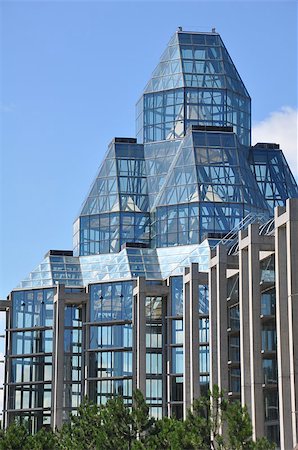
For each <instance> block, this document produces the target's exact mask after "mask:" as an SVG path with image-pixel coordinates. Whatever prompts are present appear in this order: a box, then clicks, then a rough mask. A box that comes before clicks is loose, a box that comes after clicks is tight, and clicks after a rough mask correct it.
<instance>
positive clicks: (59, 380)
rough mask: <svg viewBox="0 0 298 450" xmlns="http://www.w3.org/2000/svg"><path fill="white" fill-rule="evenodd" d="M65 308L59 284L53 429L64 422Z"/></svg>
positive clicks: (54, 360) (55, 306) (63, 289)
mask: <svg viewBox="0 0 298 450" xmlns="http://www.w3.org/2000/svg"><path fill="white" fill-rule="evenodd" d="M64 309H65V286H64V285H61V284H60V285H58V286H57V293H56V294H55V296H54V324H53V326H54V341H53V380H52V405H53V406H52V408H53V425H52V426H53V429H54V430H55V429H56V428H58V429H59V428H61V426H62V423H63V393H64Z"/></svg>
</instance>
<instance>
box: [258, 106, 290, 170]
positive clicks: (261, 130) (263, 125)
mask: <svg viewBox="0 0 298 450" xmlns="http://www.w3.org/2000/svg"><path fill="white" fill-rule="evenodd" d="M297 141H298V110H296V109H294V108H290V107H289V106H283V107H282V108H281V109H280V110H279V111H275V112H272V113H271V114H270V116H269V117H267V118H266V119H264V120H262V121H261V122H258V123H256V124H254V125H253V127H252V143H253V145H254V144H256V143H257V142H274V143H276V144H279V145H280V148H281V149H282V150H283V152H284V155H285V157H286V158H287V161H288V164H289V166H290V168H291V170H292V172H293V174H294V176H295V177H296V178H297V177H298V142H297Z"/></svg>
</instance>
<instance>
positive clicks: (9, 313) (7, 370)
mask: <svg viewBox="0 0 298 450" xmlns="http://www.w3.org/2000/svg"><path fill="white" fill-rule="evenodd" d="M9 302H10V306H9V308H7V309H6V317H5V319H6V330H7V331H6V333H5V371H4V386H3V389H4V391H3V417H2V420H3V428H4V429H5V428H7V427H8V425H9V413H8V412H7V411H8V409H9V386H8V382H9V381H11V364H10V358H9V356H10V355H11V345H12V342H11V331H8V330H9V329H10V328H11V327H12V314H13V309H12V294H10V295H9Z"/></svg>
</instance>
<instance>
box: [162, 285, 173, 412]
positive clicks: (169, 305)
mask: <svg viewBox="0 0 298 450" xmlns="http://www.w3.org/2000/svg"><path fill="white" fill-rule="evenodd" d="M167 285H168V286H169V294H168V297H167V312H166V315H167V317H171V316H172V289H171V285H172V281H171V278H168V280H167ZM170 343H172V319H167V342H166V343H165V344H166V346H165V352H166V365H165V366H164V367H165V368H166V372H167V384H166V391H167V392H166V395H167V412H166V415H167V416H168V417H170V416H171V405H170V402H171V377H170V373H171V367H172V351H171V350H172V349H171V346H170Z"/></svg>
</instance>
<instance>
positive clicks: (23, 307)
mask: <svg viewBox="0 0 298 450" xmlns="http://www.w3.org/2000/svg"><path fill="white" fill-rule="evenodd" d="M53 299H54V291H53V290H52V289H44V290H41V289H36V290H31V291H15V292H13V295H12V311H13V313H12V317H11V324H10V327H11V328H10V338H11V354H10V355H9V366H10V369H9V370H10V373H11V376H10V382H9V387H8V392H9V394H8V395H9V410H10V412H11V414H10V415H9V417H10V421H13V420H15V419H17V420H20V422H21V423H28V426H29V428H30V431H32V432H36V431H37V430H38V429H40V428H41V427H43V426H46V427H47V426H50V423H51V404H52V403H51V402H52V398H51V397H52V384H51V381H52V351H53Z"/></svg>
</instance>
